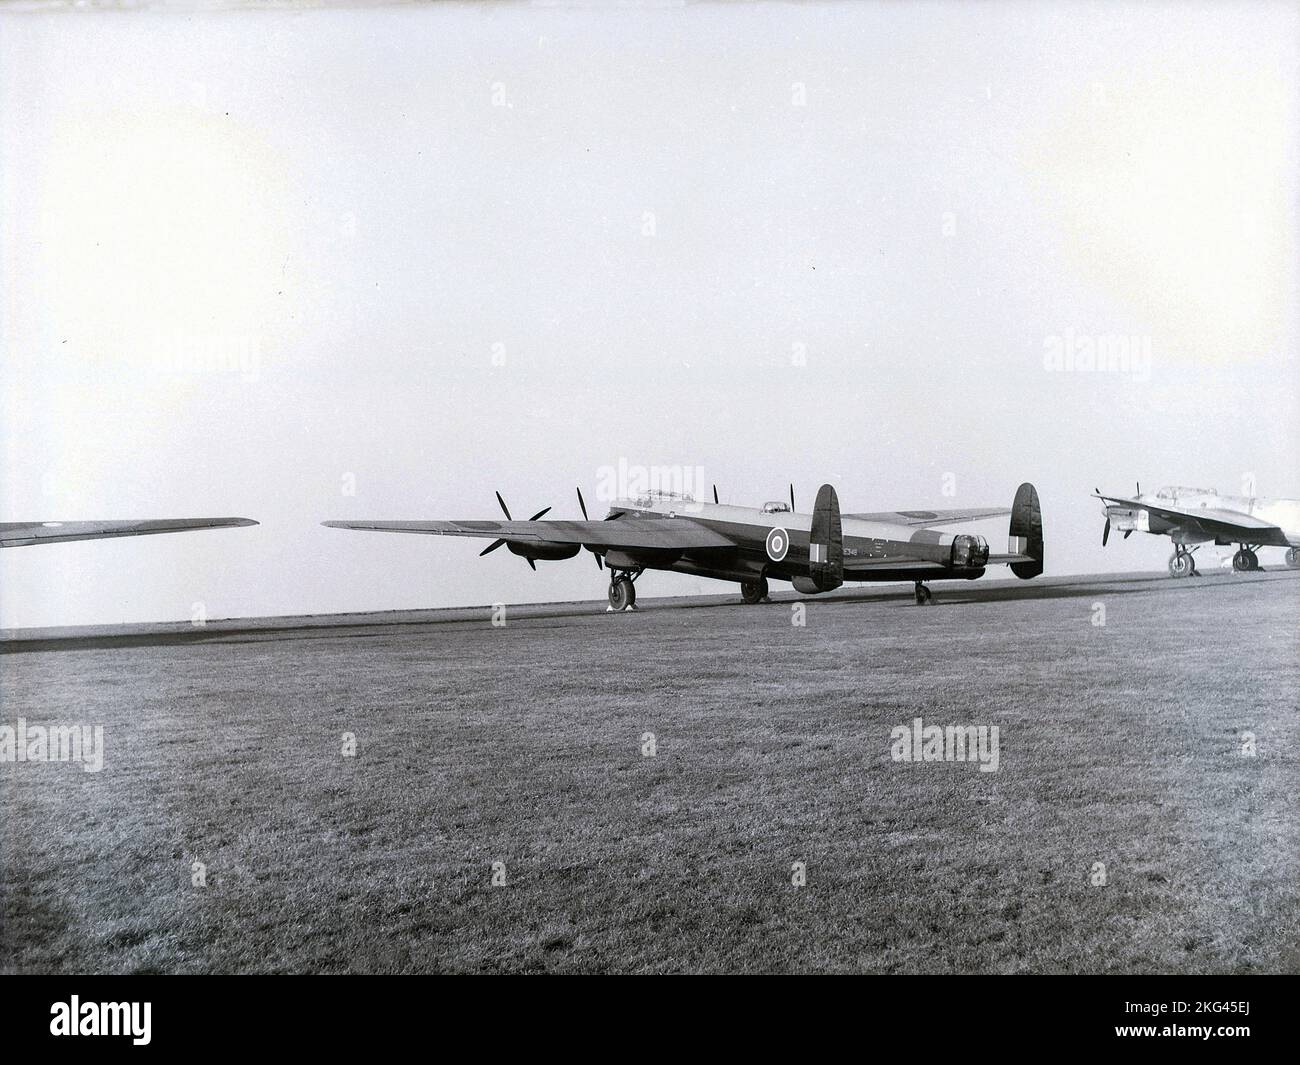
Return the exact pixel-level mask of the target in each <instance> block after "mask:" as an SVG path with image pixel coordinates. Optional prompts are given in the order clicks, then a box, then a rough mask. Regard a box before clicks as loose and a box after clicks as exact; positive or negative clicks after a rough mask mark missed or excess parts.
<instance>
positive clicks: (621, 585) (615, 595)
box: [609, 577, 636, 610]
mask: <svg viewBox="0 0 1300 1065" xmlns="http://www.w3.org/2000/svg"><path fill="white" fill-rule="evenodd" d="M635 602H636V589H635V588H634V587H633V586H632V582H631V581H630V580H628V579H627V578H626V577H620V578H619V579H618V580H616V581H610V583H609V605H610V607H612V608H613V609H614V610H626V609H627V608H628V607H630V606H632V605H633V604H634V603H635Z"/></svg>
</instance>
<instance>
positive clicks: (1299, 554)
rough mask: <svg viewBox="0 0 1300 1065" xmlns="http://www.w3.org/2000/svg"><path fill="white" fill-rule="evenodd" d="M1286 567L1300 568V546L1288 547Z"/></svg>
mask: <svg viewBox="0 0 1300 1065" xmlns="http://www.w3.org/2000/svg"><path fill="white" fill-rule="evenodd" d="M1286 568H1287V569H1300V547H1288V548H1287V549H1286Z"/></svg>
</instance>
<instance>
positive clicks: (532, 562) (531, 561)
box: [524, 556, 537, 573]
mask: <svg viewBox="0 0 1300 1065" xmlns="http://www.w3.org/2000/svg"><path fill="white" fill-rule="evenodd" d="M524 561H525V562H527V563H528V565H529V567H530V568H531V569H532V571H533V572H534V573H536V572H537V563H536V562H534V561H533V560H532V559H531V558H528V557H527V556H525V557H524Z"/></svg>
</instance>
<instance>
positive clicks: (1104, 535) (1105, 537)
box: [1101, 518, 1110, 547]
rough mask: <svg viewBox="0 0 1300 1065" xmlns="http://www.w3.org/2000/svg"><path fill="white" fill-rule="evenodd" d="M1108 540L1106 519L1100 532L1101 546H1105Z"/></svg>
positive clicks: (1108, 527) (1108, 525)
mask: <svg viewBox="0 0 1300 1065" xmlns="http://www.w3.org/2000/svg"><path fill="white" fill-rule="evenodd" d="M1109 539H1110V518H1107V519H1106V526H1105V528H1103V529H1102V530H1101V546H1102V547H1105V546H1106V541H1107V540H1109Z"/></svg>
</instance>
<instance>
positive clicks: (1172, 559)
mask: <svg viewBox="0 0 1300 1065" xmlns="http://www.w3.org/2000/svg"><path fill="white" fill-rule="evenodd" d="M1195 572H1196V563H1195V562H1193V561H1192V556H1191V555H1189V554H1188V553H1187V552H1186V551H1175V552H1174V553H1173V554H1172V555H1170V556H1169V576H1171V577H1190V576H1191V575H1192V574H1193V573H1195Z"/></svg>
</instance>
